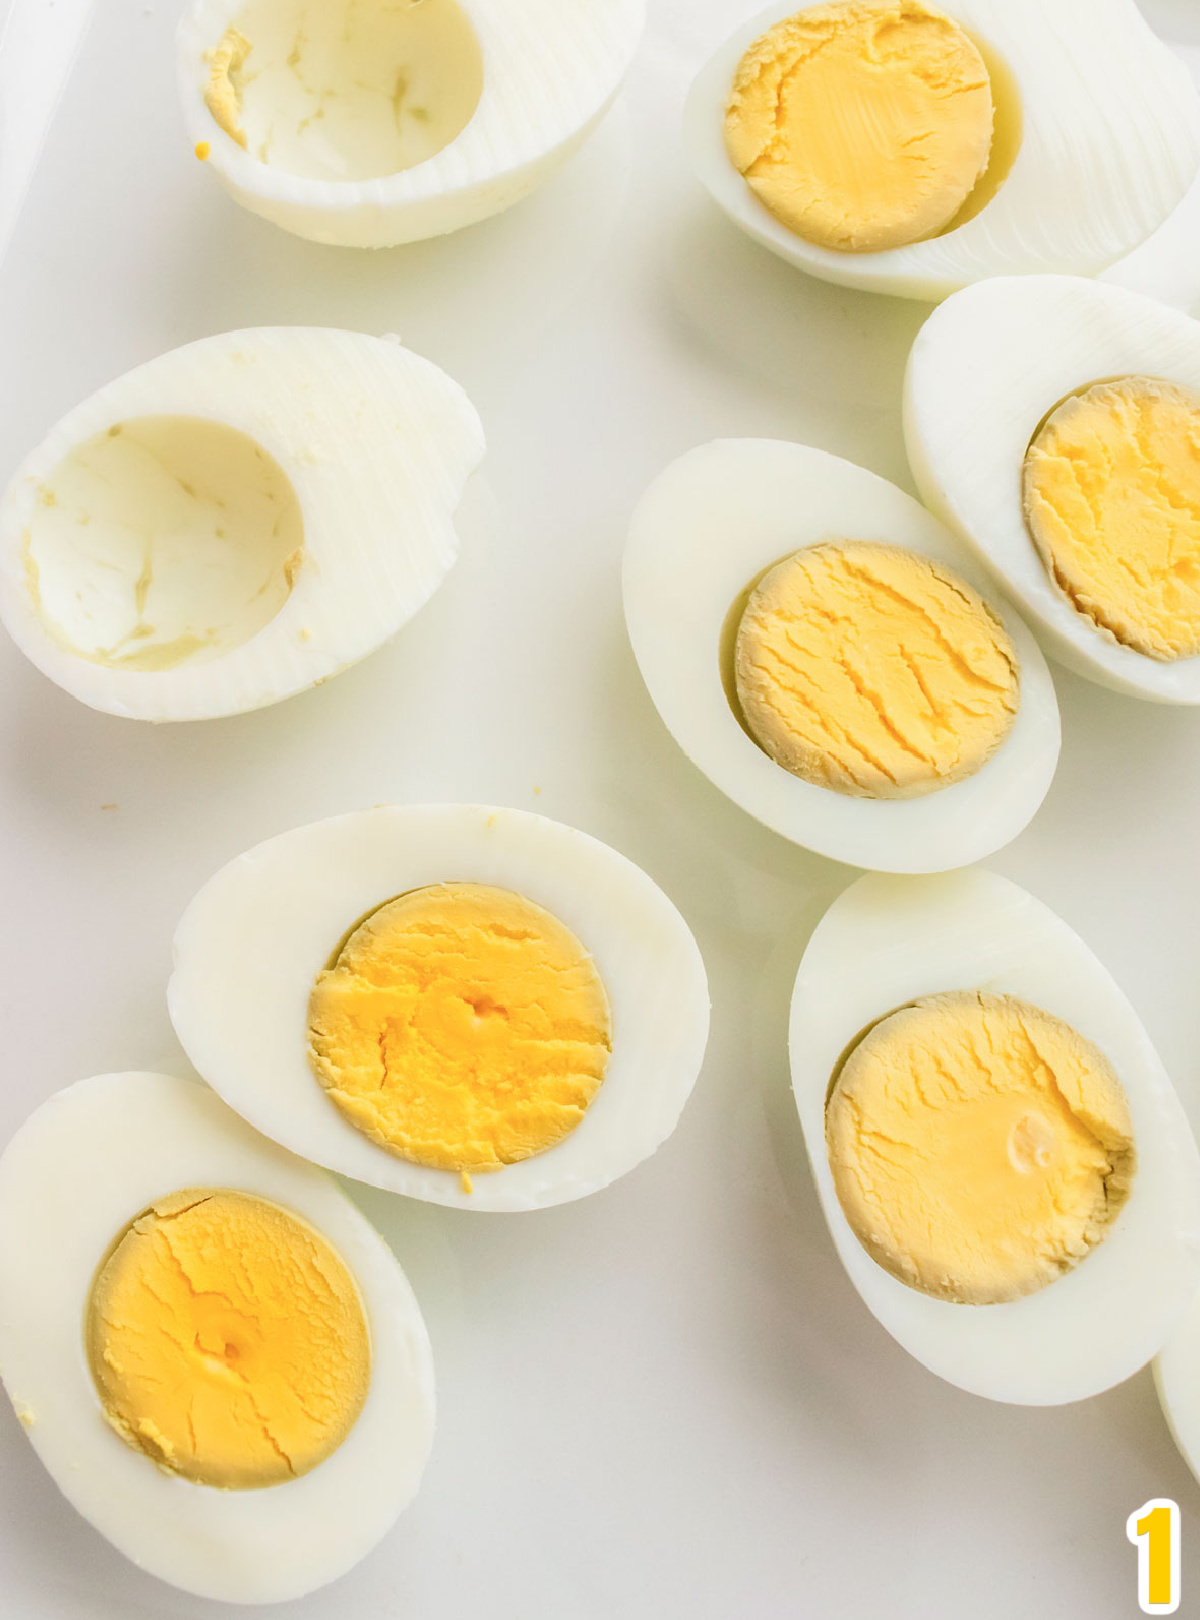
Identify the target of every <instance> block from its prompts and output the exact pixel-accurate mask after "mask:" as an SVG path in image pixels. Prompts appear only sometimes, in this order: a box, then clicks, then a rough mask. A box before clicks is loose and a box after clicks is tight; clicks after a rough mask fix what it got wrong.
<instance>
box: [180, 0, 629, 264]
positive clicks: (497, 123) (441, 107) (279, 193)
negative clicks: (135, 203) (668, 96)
mask: <svg viewBox="0 0 1200 1620" xmlns="http://www.w3.org/2000/svg"><path fill="white" fill-rule="evenodd" d="M644 21H645V4H644V0H461V3H460V0H401V3H399V4H397V3H396V0H195V3H194V4H192V5H191V7H190V9H189V10H188V12H187V13H186V14H185V16H184V20H183V23H182V25H181V28H180V33H179V67H180V89H181V93H182V98H183V110H184V117H185V119H186V121H187V125H188V129H189V132H190V133H191V136H192V138H193V140H195V142H196V143H197V151H198V153H200V154H202V155H203V156H205V157H207V159H208V161H209V164H210V166H211V167H212V169H213V170H214V171H215V173H216V174H217V176H218V177H219V178H220V180H221V181H222V183H223V184H224V185H225V186H226V187H227V189H228V190H229V191H230V192H232V194H233V195H234V197H236V198H237V200H238V201H239V202H240V203H242V204H243V206H245V207H246V208H248V209H250V210H251V212H253V213H256V214H260V215H262V216H263V218H265V219H269V220H271V221H273V223H275V224H276V225H281V226H283V228H284V229H285V230H288V231H292V232H294V233H295V234H296V235H298V236H304V237H308V238H310V239H311V240H313V241H316V242H327V243H333V244H335V245H338V246H342V247H392V246H395V245H397V244H399V243H402V242H415V241H419V240H421V239H422V238H424V237H429V236H440V235H442V234H444V233H445V232H447V231H456V230H459V229H461V228H462V227H463V226H465V225H472V224H474V223H475V222H476V221H477V220H481V219H485V218H487V217H488V216H489V215H491V214H497V213H500V212H501V210H502V209H505V208H508V207H510V206H511V205H512V204H513V203H515V202H518V201H520V199H521V198H522V197H524V196H526V195H527V193H528V192H530V191H532V190H533V188H534V187H535V186H537V185H540V184H541V182H542V181H543V180H545V179H547V178H548V177H549V176H550V175H551V174H553V173H554V172H555V171H556V170H557V169H558V168H559V167H561V165H562V164H563V163H565V162H566V160H567V159H568V158H569V157H570V156H571V154H572V153H573V152H574V151H575V150H576V149H577V148H578V147H579V146H580V145H581V144H582V143H583V141H584V140H586V138H587V137H588V135H589V134H590V133H591V131H592V130H593V129H594V128H595V126H596V124H597V123H598V122H599V120H600V118H601V117H602V116H603V114H604V112H605V111H606V110H607V108H608V106H609V103H610V102H611V101H612V99H613V97H614V96H615V95H616V93H617V90H618V89H619V87H620V84H621V80H622V79H623V77H624V75H625V70H626V68H627V67H628V66H629V62H630V59H631V58H632V56H633V53H634V50H635V49H636V47H637V43H638V40H639V38H640V37H641V32H642V27H643V24H644Z"/></svg>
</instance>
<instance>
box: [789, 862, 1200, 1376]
mask: <svg viewBox="0 0 1200 1620" xmlns="http://www.w3.org/2000/svg"><path fill="white" fill-rule="evenodd" d="M939 1043H944V1044H941V1045H939ZM790 1044H791V1062H792V1083H793V1087H794V1090H795V1097H796V1106H797V1108H798V1110H799V1113H800V1120H801V1124H802V1126H803V1129H804V1138H805V1143H806V1145H807V1148H808V1155H809V1159H810V1162H811V1164H812V1170H813V1176H814V1178H815V1180H816V1184H817V1190H818V1192H819V1194H820V1199H821V1204H822V1207H823V1210H824V1213H825V1218H826V1220H827V1222H828V1224H829V1229H830V1231H831V1233H832V1235H833V1239H834V1243H835V1244H836V1246H837V1250H838V1254H839V1256H840V1258H841V1260H842V1263H843V1265H844V1266H845V1268H846V1270H847V1272H848V1273H849V1275H850V1279H851V1281H852V1282H853V1283H854V1286H855V1287H856V1288H857V1289H858V1291H859V1293H860V1294H861V1295H862V1298H863V1301H864V1303H865V1304H866V1305H867V1307H868V1309H869V1310H871V1312H872V1313H873V1314H874V1315H875V1316H876V1317H877V1318H878V1320H879V1321H880V1322H881V1323H882V1324H883V1326H884V1327H885V1328H887V1330H888V1332H889V1333H891V1334H892V1336H893V1337H894V1338H895V1339H897V1340H898V1341H899V1343H900V1344H902V1345H903V1346H904V1348H905V1349H906V1350H908V1351H909V1353H910V1354H911V1355H913V1356H915V1357H916V1358H917V1360H918V1361H921V1362H923V1363H924V1365H925V1366H926V1367H928V1368H929V1369H930V1370H931V1371H932V1372H934V1373H936V1374H937V1375H938V1376H939V1377H941V1378H944V1379H946V1380H947V1381H948V1382H950V1383H952V1384H957V1385H958V1386H959V1387H960V1388H962V1389H965V1390H969V1391H970V1392H971V1393H973V1394H976V1395H983V1396H987V1397H988V1398H990V1399H992V1400H999V1401H1011V1402H1019V1403H1022V1404H1028V1405H1034V1406H1041V1405H1054V1404H1058V1403H1061V1402H1066V1401H1076V1400H1082V1399H1084V1398H1085V1397H1087V1396H1090V1395H1096V1394H1099V1393H1100V1391H1102V1390H1104V1389H1107V1388H1109V1387H1110V1386H1111V1385H1113V1384H1116V1383H1119V1382H1120V1381H1121V1380H1122V1379H1125V1378H1128V1377H1129V1376H1130V1375H1131V1374H1133V1373H1134V1372H1136V1371H1137V1370H1138V1368H1140V1367H1141V1366H1143V1365H1144V1364H1145V1363H1146V1362H1147V1361H1148V1360H1150V1358H1151V1357H1152V1356H1154V1355H1155V1354H1156V1353H1157V1352H1158V1351H1159V1350H1160V1349H1161V1347H1162V1345H1163V1343H1164V1341H1165V1340H1166V1339H1167V1337H1168V1335H1169V1334H1170V1332H1171V1330H1172V1328H1173V1327H1174V1325H1175V1324H1176V1322H1178V1320H1179V1319H1180V1317H1181V1316H1182V1314H1183V1312H1184V1310H1185V1309H1186V1308H1187V1306H1188V1304H1189V1302H1190V1300H1191V1298H1192V1295H1193V1293H1194V1292H1195V1288H1196V1283H1197V1279H1198V1277H1200V1155H1198V1154H1197V1150H1196V1146H1195V1143H1194V1141H1193V1138H1192V1135H1191V1131H1190V1129H1189V1126H1188V1123H1187V1119H1186V1116H1185V1115H1184V1112H1183V1109H1182V1107H1181V1105H1180V1102H1179V1099H1178V1097H1177V1096H1176V1094H1175V1092H1174V1090H1173V1088H1172V1086H1171V1084H1170V1082H1169V1080H1168V1079H1167V1076H1166V1074H1165V1073H1164V1071H1163V1068H1162V1064H1161V1063H1160V1061H1159V1059H1158V1057H1157V1055H1156V1053H1155V1051H1154V1049H1153V1047H1152V1046H1151V1044H1150V1041H1149V1038H1148V1037H1147V1035H1146V1032H1145V1031H1144V1029H1143V1028H1142V1026H1141V1024H1140V1023H1139V1021H1138V1019H1137V1016H1136V1014H1135V1013H1134V1012H1133V1009H1132V1008H1131V1007H1130V1006H1129V1003H1128V1002H1127V1001H1126V1000H1125V998H1124V996H1123V995H1122V994H1121V992H1120V990H1119V989H1118V988H1117V986H1116V985H1115V984H1114V983H1113V981H1112V979H1111V978H1110V977H1109V975H1108V974H1107V973H1106V972H1105V970H1104V969H1103V968H1102V967H1101V965H1100V964H1099V963H1098V962H1097V961H1096V959H1095V957H1093V956H1092V954H1091V952H1090V951H1089V950H1088V949H1087V947H1086V946H1085V945H1084V944H1083V942H1082V940H1080V939H1079V937H1078V936H1077V935H1076V934H1075V933H1074V931H1073V930H1072V929H1071V928H1069V927H1068V926H1067V925H1066V924H1065V923H1064V922H1062V921H1061V920H1060V919H1059V918H1058V917H1056V916H1055V915H1054V914H1053V913H1052V912H1050V911H1049V910H1048V909H1047V908H1046V907H1045V906H1043V905H1041V904H1040V903H1039V902H1038V901H1037V900H1035V899H1034V898H1033V896H1032V895H1029V894H1027V893H1025V891H1024V890H1022V889H1019V888H1017V886H1016V885H1015V884H1012V883H1009V882H1007V881H1005V880H1004V879H1002V878H999V877H995V876H993V875H992V874H991V873H989V872H984V871H978V870H976V871H971V872H962V873H954V874H951V875H943V876H939V877H932V878H921V879H901V878H891V877H885V876H881V875H877V874H873V875H871V876H869V877H865V878H862V879H860V881H859V882H858V883H856V884H854V885H853V886H852V887H851V888H850V889H848V890H847V891H846V892H845V893H844V894H843V895H842V896H841V898H840V899H838V900H837V901H836V902H835V903H834V905H833V906H832V907H831V908H830V910H829V911H828V912H827V914H826V916H825V917H824V919H823V920H822V922H821V923H820V925H819V926H818V928H817V930H816V932H815V933H814V935H813V937H812V940H811V942H810V943H809V946H808V949H807V950H806V952H805V954H804V959H803V961H802V963H801V965H800V971H799V974H798V975H797V979H796V987H795V992H794V996H793V1000H792V1018H791V1036H790Z"/></svg>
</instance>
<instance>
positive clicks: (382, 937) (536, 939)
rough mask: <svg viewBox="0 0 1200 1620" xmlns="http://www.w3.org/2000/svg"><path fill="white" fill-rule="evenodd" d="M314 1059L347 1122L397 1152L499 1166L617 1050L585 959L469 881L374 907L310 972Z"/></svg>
mask: <svg viewBox="0 0 1200 1620" xmlns="http://www.w3.org/2000/svg"><path fill="white" fill-rule="evenodd" d="M308 1033H309V1056H310V1060H311V1062H312V1066H313V1068H314V1070H315V1072H316V1075H317V1078H318V1079H319V1080H320V1082H321V1084H322V1085H323V1086H324V1087H325V1089H326V1091H327V1093H328V1095H329V1096H330V1098H331V1099H332V1100H333V1102H334V1103H336V1104H337V1106H338V1108H339V1109H340V1110H341V1111H342V1113H343V1114H344V1115H345V1116H346V1118H347V1119H348V1120H349V1121H350V1122H351V1124H353V1125H355V1126H356V1127H357V1128H358V1129H359V1130H360V1131H363V1132H364V1133H365V1134H366V1135H367V1136H368V1137H370V1139H371V1140H372V1141H373V1142H376V1143H378V1145H379V1146H380V1147H382V1148H386V1149H387V1150H388V1152H390V1153H394V1154H396V1155H397V1156H399V1157H400V1158H403V1159H409V1160H411V1161H412V1162H414V1163H416V1164H423V1165H429V1166H431V1167H433V1168H435V1169H440V1170H457V1171H460V1172H464V1173H465V1172H470V1171H481V1170H496V1169H499V1168H500V1167H501V1166H503V1165H506V1164H513V1163H515V1162H516V1161H517V1160H519V1159H527V1158H530V1157H531V1156H532V1155H533V1154H536V1153H544V1152H545V1151H546V1150H547V1149H548V1148H552V1147H554V1146H555V1144H556V1143H558V1142H561V1141H562V1139H563V1138H564V1137H565V1136H567V1135H568V1134H569V1133H570V1132H571V1131H573V1130H574V1129H575V1127H576V1126H577V1125H578V1124H579V1123H580V1121H581V1120H582V1119H583V1117H584V1114H585V1113H586V1111H587V1109H588V1106H589V1104H590V1103H591V1102H592V1100H593V1098H594V1097H595V1095H596V1093H597V1091H598V1090H599V1088H600V1084H601V1082H602V1081H603V1079H604V1074H605V1070H606V1069H607V1067H608V1061H609V1057H610V1054H611V1051H612V1019H611V1014H610V1011H609V1004H608V996H607V993H606V991H605V988H604V985H603V982H602V981H601V979H600V975H599V973H598V972H597V970H596V965H595V963H594V962H593V961H592V959H591V957H590V956H589V955H588V954H587V952H586V951H585V950H584V948H583V946H582V945H581V944H580V942H579V941H578V940H577V939H576V938H575V936H574V935H573V934H572V933H571V932H570V930H569V929H567V928H565V927H564V926H563V924H562V923H560V922H559V921H558V920H557V919H556V918H554V917H552V916H551V915H550V914H549V913H548V912H546V911H543V910H542V908H541V907H540V906H536V905H534V904H533V903H532V902H531V901H529V900H526V899H524V898H523V896H521V895H519V894H513V893H510V892H509V891H507V890H504V889H495V888H490V887H487V886H485V885H481V884H473V883H450V884H442V885H438V886H437V887H434V888H428V889H418V890H415V891H414V892H413V893H411V894H405V895H401V896H400V898H399V899H397V900H392V901H390V902H389V903H388V904H387V905H385V906H383V907H381V908H380V909H379V910H378V911H375V912H373V913H372V914H371V915H370V916H369V917H368V918H367V919H366V921H365V922H363V923H362V924H360V925H359V927H357V928H356V929H355V930H354V932H353V933H352V934H351V935H350V937H349V939H348V940H347V941H346V943H345V944H344V945H343V946H342V948H341V950H340V951H339V953H338V955H337V957H336V960H335V961H334V963H333V965H332V966H331V967H330V968H329V969H328V970H327V971H326V972H324V973H322V974H321V976H320V977H319V978H318V980H317V982H316V985H315V987H314V989H313V992H312V996H311V999H310V1002H309V1017H308Z"/></svg>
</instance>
